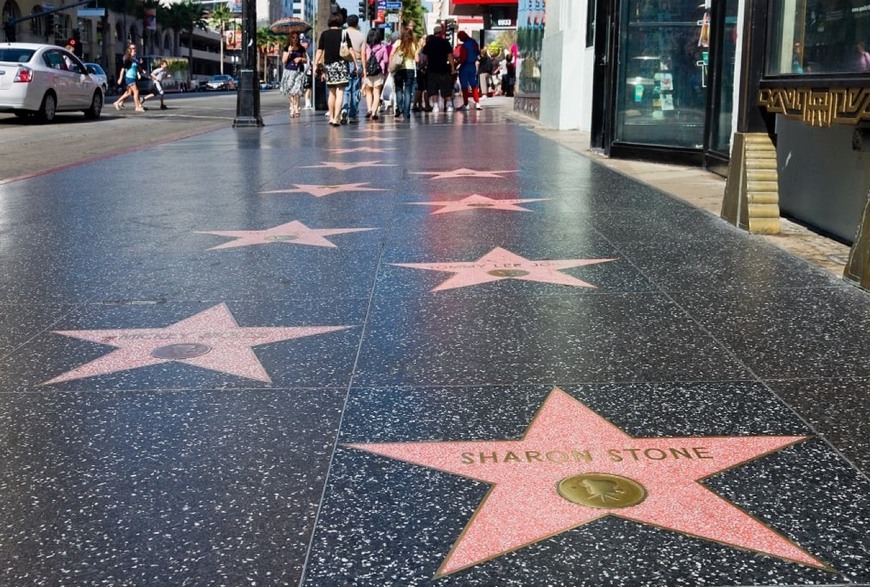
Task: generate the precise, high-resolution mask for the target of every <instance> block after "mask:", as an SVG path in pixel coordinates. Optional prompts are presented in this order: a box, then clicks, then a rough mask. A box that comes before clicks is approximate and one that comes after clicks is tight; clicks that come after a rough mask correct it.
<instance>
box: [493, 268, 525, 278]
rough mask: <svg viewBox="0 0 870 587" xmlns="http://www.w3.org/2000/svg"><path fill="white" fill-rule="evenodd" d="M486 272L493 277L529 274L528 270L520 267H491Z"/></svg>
mask: <svg viewBox="0 0 870 587" xmlns="http://www.w3.org/2000/svg"><path fill="white" fill-rule="evenodd" d="M486 273H487V275H492V276H493V277H522V276H523V275H528V274H529V272H528V271H523V270H522V269H493V270H492V271H487V272H486Z"/></svg>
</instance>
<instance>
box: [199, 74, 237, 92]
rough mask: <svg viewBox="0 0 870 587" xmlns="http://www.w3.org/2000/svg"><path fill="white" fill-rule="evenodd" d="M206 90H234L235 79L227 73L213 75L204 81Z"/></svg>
mask: <svg viewBox="0 0 870 587" xmlns="http://www.w3.org/2000/svg"><path fill="white" fill-rule="evenodd" d="M205 87H206V89H207V90H235V89H236V80H234V79H233V78H232V76H229V75H213V76H211V77H210V78H208V81H207V82H206V83H205Z"/></svg>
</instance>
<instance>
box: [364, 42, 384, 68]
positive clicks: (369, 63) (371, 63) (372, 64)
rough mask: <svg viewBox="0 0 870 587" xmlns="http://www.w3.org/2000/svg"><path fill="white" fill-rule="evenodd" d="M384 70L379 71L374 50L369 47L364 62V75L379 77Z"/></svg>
mask: <svg viewBox="0 0 870 587" xmlns="http://www.w3.org/2000/svg"><path fill="white" fill-rule="evenodd" d="M382 73H384V70H383V69H381V62H380V60H379V59H378V56H377V54H376V50H375V49H372V48H371V47H369V58H368V59H367V60H366V75H381V74H382Z"/></svg>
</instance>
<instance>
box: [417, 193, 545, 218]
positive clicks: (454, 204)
mask: <svg viewBox="0 0 870 587" xmlns="http://www.w3.org/2000/svg"><path fill="white" fill-rule="evenodd" d="M548 199H549V198H527V199H524V200H519V199H506V200H497V199H493V198H488V197H486V196H481V195H480V194H471V195H470V196H468V197H466V198H462V199H461V200H455V201H450V200H440V201H436V202H408V204H410V205H415V206H441V209H440V210H435V211H434V212H432V214H449V213H450V212H465V211H468V210H507V211H510V212H531V210H529V209H528V208H523V207H522V206H519V205H518V204H524V203H526V202H542V201H544V200H548Z"/></svg>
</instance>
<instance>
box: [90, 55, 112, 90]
mask: <svg viewBox="0 0 870 587" xmlns="http://www.w3.org/2000/svg"><path fill="white" fill-rule="evenodd" d="M85 68H87V70H88V73H89V74H91V75H92V76H93V77H95V78H96V79H97V81H98V82H100V85H101V86H103V94H104V95H105V94H107V93H108V91H109V76H108V75H106V71H105V70H104V69H103V68H102V67H100V65H99V64H97V63H85Z"/></svg>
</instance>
